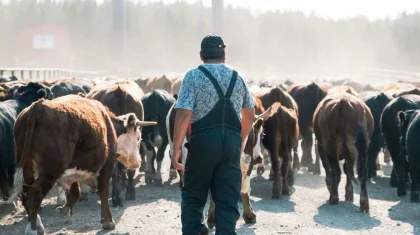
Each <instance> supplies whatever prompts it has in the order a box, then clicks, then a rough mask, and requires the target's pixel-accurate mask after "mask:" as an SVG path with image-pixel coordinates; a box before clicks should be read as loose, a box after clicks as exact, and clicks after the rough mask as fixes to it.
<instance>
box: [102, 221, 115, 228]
mask: <svg viewBox="0 0 420 235" xmlns="http://www.w3.org/2000/svg"><path fill="white" fill-rule="evenodd" d="M101 224H102V228H103V229H107V230H113V229H115V222H114V220H113V221H107V222H102V223H101Z"/></svg>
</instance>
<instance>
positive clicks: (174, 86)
mask: <svg viewBox="0 0 420 235" xmlns="http://www.w3.org/2000/svg"><path fill="white" fill-rule="evenodd" d="M181 84H182V78H176V79H175V80H174V81H173V82H172V86H171V94H172V95H175V94H179V90H181Z"/></svg>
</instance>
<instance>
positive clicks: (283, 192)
mask: <svg viewBox="0 0 420 235" xmlns="http://www.w3.org/2000/svg"><path fill="white" fill-rule="evenodd" d="M281 194H282V195H285V196H287V195H289V190H287V191H282V192H281Z"/></svg>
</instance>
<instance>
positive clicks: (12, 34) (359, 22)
mask: <svg viewBox="0 0 420 235" xmlns="http://www.w3.org/2000/svg"><path fill="white" fill-rule="evenodd" d="M114 10H115V9H114ZM124 10H125V11H124V13H125V14H124V23H125V26H124V27H122V26H121V25H123V24H120V26H121V27H120V26H118V22H117V23H115V22H114V21H113V13H114V12H113V3H112V1H110V0H108V1H105V2H104V3H103V4H98V3H96V1H92V0H91V1H81V0H74V1H59V2H55V1H44V2H42V3H37V2H36V1H34V0H23V1H10V4H4V3H3V4H1V5H0V29H1V32H2V34H1V37H0V52H1V53H0V63H1V64H2V66H3V67H25V66H27V67H59V68H69V67H70V68H72V69H79V70H94V71H100V72H102V73H112V74H121V75H126V76H141V75H144V74H161V73H180V74H182V73H185V72H186V71H187V70H189V69H191V68H193V67H195V66H197V65H198V64H199V63H200V60H199V48H200V42H201V39H202V38H203V37H204V36H205V35H206V34H210V33H212V32H213V27H212V10H211V9H210V8H208V7H205V6H203V5H202V4H201V3H196V4H192V5H191V4H186V3H182V2H178V3H174V4H169V5H164V4H162V3H152V4H147V5H142V4H136V3H133V2H130V1H126V6H125V8H124ZM419 22H420V14H419V13H415V14H404V13H403V14H402V15H400V16H399V17H397V18H396V19H393V20H391V19H384V20H377V21H369V20H368V19H367V18H364V17H355V18H349V19H345V20H338V21H333V20H328V19H324V18H320V17H317V16H316V15H309V16H308V15H304V14H303V13H301V12H291V11H289V12H269V13H263V14H259V15H252V14H251V12H250V11H249V10H246V9H238V8H225V9H224V12H223V33H222V36H223V38H224V40H225V44H226V45H227V48H226V50H227V63H228V64H230V65H231V66H233V67H235V68H237V69H238V70H239V71H240V72H241V73H242V74H244V75H245V76H246V77H249V78H256V79H262V78H264V77H267V76H273V75H290V76H294V75H296V76H298V75H308V74H309V75H313V76H348V77H351V76H358V75H360V74H362V73H364V72H365V71H366V70H369V69H373V68H382V69H393V70H405V71H419V70H420V43H419V41H418V39H419V38H420V27H418V25H419ZM118 27H119V28H118ZM124 28H125V30H124ZM121 29H123V30H121ZM51 32H53V33H51ZM57 32H58V35H60V36H57V37H55V41H54V48H50V49H33V35H50V34H55V33H57Z"/></svg>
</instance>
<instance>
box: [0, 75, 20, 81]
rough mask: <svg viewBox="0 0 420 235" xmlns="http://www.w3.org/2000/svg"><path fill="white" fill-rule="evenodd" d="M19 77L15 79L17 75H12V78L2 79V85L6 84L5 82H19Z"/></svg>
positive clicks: (0, 79) (0, 78)
mask: <svg viewBox="0 0 420 235" xmlns="http://www.w3.org/2000/svg"><path fill="white" fill-rule="evenodd" d="M17 80H18V79H17V77H15V75H12V76H10V77H8V78H7V77H6V78H5V77H0V83H5V82H12V81H17Z"/></svg>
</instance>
